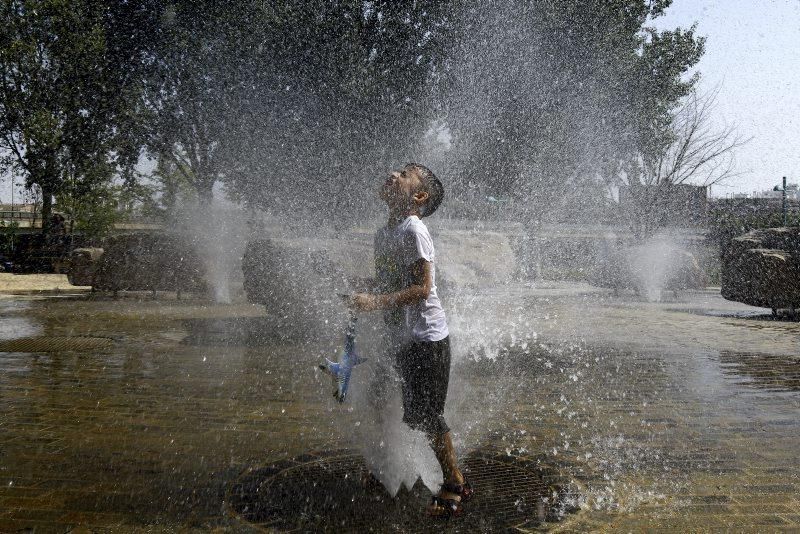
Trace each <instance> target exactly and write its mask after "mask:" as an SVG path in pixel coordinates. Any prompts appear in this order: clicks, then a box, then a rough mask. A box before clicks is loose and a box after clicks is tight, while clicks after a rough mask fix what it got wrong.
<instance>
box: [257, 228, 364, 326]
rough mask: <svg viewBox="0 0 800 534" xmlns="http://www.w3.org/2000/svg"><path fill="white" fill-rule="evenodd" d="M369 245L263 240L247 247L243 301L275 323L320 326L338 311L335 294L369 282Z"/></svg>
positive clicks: (337, 300)
mask: <svg viewBox="0 0 800 534" xmlns="http://www.w3.org/2000/svg"><path fill="white" fill-rule="evenodd" d="M371 266H372V250H371V249H370V243H369V241H368V240H366V239H364V240H363V242H358V241H354V240H337V239H325V238H300V237H298V238H291V239H289V238H277V237H275V238H264V239H258V240H255V241H250V242H249V243H248V244H247V247H246V248H245V252H244V255H243V256H242V273H243V275H244V291H245V293H246V294H247V300H248V301H249V302H252V303H257V304H263V305H264V306H266V308H267V311H268V312H270V313H271V314H273V315H274V316H276V317H278V318H284V319H291V321H293V322H298V323H304V324H305V326H306V327H311V326H320V325H321V324H324V323H325V321H326V319H327V317H329V316H330V315H331V314H332V313H334V311H335V310H337V309H338V310H340V311H341V309H342V304H341V300H340V297H339V296H338V295H339V294H342V293H350V292H351V291H352V289H351V284H350V282H351V281H352V280H353V279H355V278H366V277H368V276H370V273H369V267H371Z"/></svg>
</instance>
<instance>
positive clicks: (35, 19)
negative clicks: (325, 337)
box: [0, 0, 150, 232]
mask: <svg viewBox="0 0 800 534" xmlns="http://www.w3.org/2000/svg"><path fill="white" fill-rule="evenodd" d="M149 13H150V12H149V10H148V6H147V2H142V3H140V4H137V5H136V6H133V5H129V4H128V3H127V2H101V1H99V0H3V1H2V3H1V4H0V167H2V168H3V169H4V170H8V171H10V172H14V173H18V174H21V175H22V176H24V178H25V183H26V186H27V187H29V188H31V187H38V188H40V189H41V192H42V220H43V224H42V227H43V232H47V231H48V225H49V222H50V213H51V211H52V202H53V197H54V195H57V194H59V193H61V192H62V191H63V190H64V188H65V187H66V186H65V184H67V183H72V184H76V183H78V182H81V184H82V186H81V187H80V188H79V189H80V190H81V191H82V192H83V193H84V194H89V195H91V194H93V193H94V191H95V187H96V186H99V185H102V184H104V183H105V182H107V181H108V180H109V179H110V178H111V176H113V175H114V173H115V172H117V171H118V170H120V169H130V168H132V166H133V165H134V164H135V162H136V160H137V159H138V153H139V144H140V143H139V142H138V141H137V140H136V139H135V130H136V129H135V128H134V125H135V124H136V121H137V117H136V113H134V112H133V110H132V108H131V103H132V102H134V101H135V96H136V92H137V76H136V72H137V71H138V68H139V67H140V66H141V65H142V62H141V60H142V48H141V45H142V43H143V42H145V39H144V36H145V35H146V33H144V30H143V27H146V24H143V23H144V21H146V20H147V17H148V16H149Z"/></svg>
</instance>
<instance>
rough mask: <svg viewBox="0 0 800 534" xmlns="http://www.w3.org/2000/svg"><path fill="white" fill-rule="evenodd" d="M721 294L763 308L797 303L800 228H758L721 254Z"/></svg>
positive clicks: (799, 300)
mask: <svg viewBox="0 0 800 534" xmlns="http://www.w3.org/2000/svg"><path fill="white" fill-rule="evenodd" d="M721 277H722V296H723V297H724V298H726V299H728V300H733V301H737V302H742V303H744V304H749V305H750V306H759V307H764V308H772V309H773V310H777V309H794V308H798V307H800V228H796V227H781V228H761V229H756V230H751V231H749V232H747V233H746V234H744V235H742V236H739V237H736V238H734V239H732V240H731V241H730V243H729V244H728V246H727V247H726V248H725V249H724V250H723V254H722V273H721Z"/></svg>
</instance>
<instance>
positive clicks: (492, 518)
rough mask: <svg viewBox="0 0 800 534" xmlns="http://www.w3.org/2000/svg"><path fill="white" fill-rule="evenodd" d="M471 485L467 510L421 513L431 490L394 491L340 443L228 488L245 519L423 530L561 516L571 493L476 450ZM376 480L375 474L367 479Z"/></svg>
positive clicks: (274, 525)
mask: <svg viewBox="0 0 800 534" xmlns="http://www.w3.org/2000/svg"><path fill="white" fill-rule="evenodd" d="M463 464H464V468H465V469H464V471H465V474H466V475H467V477H468V478H469V480H470V482H471V483H472V484H473V486H474V487H475V497H474V498H473V499H472V500H471V501H470V502H469V503H467V504H466V505H465V512H466V513H465V514H464V515H463V516H461V517H459V518H455V519H453V520H451V521H449V522H446V523H443V522H442V521H443V520H442V519H432V518H427V517H426V516H425V514H424V509H425V506H426V505H427V503H428V500H429V499H430V492H429V491H428V490H427V489H426V488H425V487H424V486H423V485H422V483H421V482H417V484H416V485H415V486H414V488H413V489H412V490H411V491H407V490H405V489H401V490H400V492H399V493H398V495H397V496H396V497H394V498H392V497H391V496H390V495H389V494H388V493H387V492H386V490H385V489H384V488H383V487H382V486H381V485H380V484H378V483H377V482H374V481H373V482H372V483H366V484H365V483H364V482H363V480H364V478H365V476H366V474H367V469H366V465H365V463H364V460H363V458H361V457H360V456H358V455H355V454H352V453H349V452H347V451H341V452H338V453H318V454H308V455H304V456H303V457H301V458H296V459H295V460H291V461H286V462H281V463H279V464H275V465H272V466H269V467H264V468H261V469H255V470H252V471H249V472H247V473H245V474H244V475H242V476H241V477H240V478H239V480H238V481H237V482H236V483H235V484H234V486H233V487H232V488H231V491H230V492H229V495H228V499H227V500H228V506H229V509H230V510H231V512H232V513H233V514H235V515H236V516H238V517H239V518H240V519H241V520H243V521H246V522H247V523H249V524H250V525H253V526H259V527H263V528H265V529H269V530H272V531H300V532H319V531H337V532H343V531H345V532H349V531H353V532H386V531H394V532H425V531H430V530H441V529H442V528H444V527H445V525H446V527H447V529H448V530H452V531H462V530H463V531H474V532H487V531H505V530H507V529H510V528H513V527H521V526H525V527H530V528H533V527H536V526H538V525H540V524H541V523H542V522H543V521H559V520H560V519H561V518H562V517H563V515H564V513H569V512H573V511H575V510H576V509H575V508H571V507H570V506H568V505H567V501H572V500H576V499H575V494H568V493H567V492H566V491H565V489H564V486H560V485H557V484H555V483H554V481H553V480H548V479H549V478H552V476H553V475H552V471H551V474H547V472H546V471H543V470H542V469H540V468H539V467H537V466H536V465H535V462H534V461H532V460H525V459H521V458H515V457H511V456H506V455H497V454H491V453H486V452H478V453H473V454H471V455H469V456H468V457H467V458H465V460H464V462H463ZM373 480H374V479H373Z"/></svg>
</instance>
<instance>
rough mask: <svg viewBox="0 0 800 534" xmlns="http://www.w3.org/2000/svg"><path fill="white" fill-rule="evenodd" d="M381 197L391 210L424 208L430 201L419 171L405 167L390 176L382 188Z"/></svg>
mask: <svg viewBox="0 0 800 534" xmlns="http://www.w3.org/2000/svg"><path fill="white" fill-rule="evenodd" d="M380 197H381V199H382V200H383V201H384V202H386V204H388V205H389V207H390V208H402V209H407V208H411V207H415V206H416V207H419V206H422V204H424V203H425V201H426V200H428V193H427V192H426V191H423V187H422V179H421V178H420V176H419V174H418V173H417V171H416V170H414V168H409V167H404V168H403V169H401V170H399V171H393V172H392V173H391V174H389V177H388V178H386V181H385V182H384V183H383V186H381V190H380Z"/></svg>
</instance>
